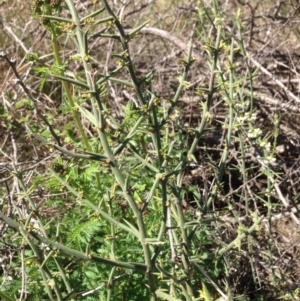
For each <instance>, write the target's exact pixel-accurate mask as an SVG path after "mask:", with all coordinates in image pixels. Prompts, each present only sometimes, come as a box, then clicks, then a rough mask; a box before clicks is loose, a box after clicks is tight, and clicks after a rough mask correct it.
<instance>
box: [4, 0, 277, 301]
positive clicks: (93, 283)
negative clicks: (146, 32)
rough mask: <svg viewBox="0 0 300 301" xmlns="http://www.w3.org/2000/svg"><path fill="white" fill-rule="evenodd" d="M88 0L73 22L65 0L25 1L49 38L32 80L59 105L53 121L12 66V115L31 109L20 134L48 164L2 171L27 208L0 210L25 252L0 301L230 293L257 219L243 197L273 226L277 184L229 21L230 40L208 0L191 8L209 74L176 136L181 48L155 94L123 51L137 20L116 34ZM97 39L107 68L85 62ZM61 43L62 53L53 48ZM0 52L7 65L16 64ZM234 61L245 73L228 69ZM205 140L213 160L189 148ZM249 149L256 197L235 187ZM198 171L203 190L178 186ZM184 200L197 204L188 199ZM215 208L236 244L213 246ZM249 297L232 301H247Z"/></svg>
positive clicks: (184, 80) (189, 59)
mask: <svg viewBox="0 0 300 301" xmlns="http://www.w3.org/2000/svg"><path fill="white" fill-rule="evenodd" d="M96 2H97V1H95V3H94V6H93V9H92V10H91V11H90V12H88V13H86V15H84V12H82V11H79V9H78V8H77V7H76V6H75V4H74V3H73V1H71V0H66V1H65V2H61V1H54V0H53V1H52V0H51V1H41V0H35V1H33V6H32V10H33V13H34V15H35V17H36V18H38V19H39V20H40V23H41V26H44V27H45V29H46V30H47V32H48V34H49V35H50V36H51V43H52V50H51V52H49V54H50V53H51V54H53V62H52V64H44V63H43V60H42V58H39V57H38V56H37V55H36V54H34V53H32V54H30V55H28V56H27V58H28V60H29V61H30V62H33V63H34V66H35V67H34V70H35V72H36V73H37V74H39V76H40V77H41V81H40V85H39V88H40V90H41V91H42V90H43V88H45V85H46V84H47V82H48V81H50V79H51V81H53V82H55V83H56V84H57V83H58V82H59V83H60V84H61V86H62V88H63V96H62V98H61V100H60V101H59V102H58V103H59V105H58V106H59V109H58V110H59V111H60V112H61V114H57V120H56V116H55V117H54V116H52V115H51V112H49V113H48V115H47V114H44V112H43V111H41V109H40V104H39V103H38V102H37V100H36V99H35V98H34V97H33V96H32V95H31V92H30V91H29V89H28V88H27V87H26V85H25V83H24V82H23V81H22V79H21V78H20V76H19V74H18V71H17V70H16V69H15V68H14V72H15V75H16V76H17V78H18V79H19V80H20V83H21V86H22V87H23V89H24V91H25V93H26V94H27V97H26V98H22V99H21V100H19V101H18V102H17V103H16V108H17V109H24V110H29V111H33V109H34V111H35V112H37V116H38V121H36V120H35V119H30V118H24V119H23V120H22V122H23V123H25V128H26V132H27V135H28V137H29V139H30V140H31V141H34V143H35V145H37V146H38V148H40V149H43V150H44V151H45V152H46V153H48V154H49V156H50V157H51V160H50V161H51V162H50V163H49V164H48V166H47V168H44V169H38V168H35V166H34V167H33V168H32V170H33V172H32V170H31V169H30V170H25V171H24V170H22V169H20V168H19V167H18V166H16V165H15V164H12V169H11V170H10V172H11V174H12V176H13V177H14V179H15V180H16V183H18V187H19V188H20V189H19V191H18V195H17V197H18V199H19V200H23V201H24V203H25V204H23V205H22V208H21V209H20V208H19V206H18V203H17V202H15V201H12V202H11V208H13V212H14V214H8V212H9V210H8V208H5V207H3V206H2V208H1V211H0V219H2V220H3V221H4V222H5V223H6V224H7V225H8V226H9V227H10V228H11V229H13V230H14V232H13V231H12V230H11V229H10V230H7V232H6V235H7V236H8V237H10V238H11V237H14V240H13V247H14V248H20V249H21V250H22V252H21V254H20V255H19V256H18V255H15V257H16V258H15V259H14V261H15V262H18V263H20V264H22V268H20V269H19V268H18V267H16V266H15V267H14V268H13V270H14V271H15V273H16V274H17V277H16V278H15V279H14V280H12V279H9V278H7V277H6V278H5V279H4V276H1V281H2V283H3V285H2V288H1V289H2V292H1V297H2V298H3V299H5V298H6V300H10V298H12V299H13V300H14V299H18V298H19V299H22V298H23V299H26V300H37V299H39V300H43V299H45V300H46V299H47V300H159V299H162V300H188V301H190V300H203V299H204V300H216V299H217V298H223V299H219V300H225V299H226V300H231V299H233V298H236V297H237V295H238V294H237V295H235V296H234V293H232V291H231V286H232V281H231V279H230V276H231V275H230V272H229V270H230V268H231V267H232V266H233V265H235V266H238V264H239V263H237V262H236V261H237V259H236V258H237V257H236V256H237V255H236V254H237V253H238V254H239V256H242V255H240V253H239V252H236V251H241V250H242V248H243V245H246V246H247V248H248V251H249V253H250V251H251V250H252V247H253V243H252V240H251V239H252V237H251V236H252V235H254V234H255V232H256V231H257V229H258V227H259V225H260V224H261V222H262V219H263V217H262V216H259V214H258V212H257V211H253V210H254V209H253V208H255V206H257V205H256V204H254V203H253V202H254V201H253V196H255V197H256V198H257V199H258V200H260V201H261V202H262V203H265V204H266V205H267V206H268V207H267V208H268V218H269V219H270V218H271V213H272V200H271V192H272V191H273V190H274V187H275V186H276V181H277V179H278V174H277V173H276V170H275V169H274V168H273V165H272V164H273V163H274V156H275V155H274V154H275V149H276V146H277V140H276V139H277V136H278V131H277V130H278V122H275V124H274V130H273V132H272V133H271V134H269V135H267V136H263V134H264V133H263V132H262V130H260V129H259V128H257V127H256V126H255V121H256V118H257V115H256V112H255V106H254V92H253V85H252V80H253V77H254V74H255V72H257V70H253V69H252V68H250V65H249V60H248V58H247V52H246V50H245V48H244V43H243V37H242V36H241V24H240V19H239V16H238V15H237V16H236V19H235V20H234V26H233V28H232V30H231V32H229V31H228V30H226V28H225V21H224V18H223V17H224V16H223V15H222V12H221V11H220V7H219V5H218V1H213V6H212V7H211V8H208V7H206V6H205V5H204V4H203V3H202V1H198V2H199V3H198V4H199V7H198V8H197V13H198V15H197V18H198V22H199V24H198V26H197V30H196V32H195V37H196V39H200V38H201V39H202V42H203V44H204V47H203V48H204V49H205V51H206V56H205V60H206V62H207V64H208V66H209V79H208V81H207V82H205V83H202V84H201V85H200V86H198V87H197V94H198V95H199V97H201V101H199V103H198V106H199V107H200V108H201V117H200V120H199V123H198V125H196V126H194V127H190V126H189V127H186V126H185V124H184V121H183V119H182V101H181V98H182V96H183V95H184V94H185V93H186V92H187V91H189V89H190V86H191V83H190V82H189V71H190V70H191V68H192V67H193V64H195V62H196V59H194V57H193V54H194V50H193V41H192V39H191V41H190V43H189V45H187V49H185V51H186V56H185V57H182V58H180V59H179V60H178V65H179V67H180V68H181V73H180V74H178V77H177V89H176V91H175V93H174V95H173V97H172V99H164V98H162V97H160V95H157V93H155V92H154V91H153V90H152V84H153V83H154V81H155V70H148V73H146V74H145V75H143V76H140V75H138V72H137V70H136V67H135V65H134V62H133V61H134V60H133V57H132V55H131V50H130V43H131V42H133V41H134V40H135V39H139V32H140V31H141V30H142V29H143V28H144V27H145V26H146V25H147V24H146V23H144V24H142V25H140V26H138V27H137V28H134V29H130V30H127V29H125V28H126V27H125V25H124V24H122V22H121V20H120V18H119V17H118V16H117V15H116V12H114V11H113V10H112V7H111V6H110V5H109V3H108V2H107V1H106V0H102V1H101V4H102V5H100V4H99V5H98V3H96ZM66 16H68V17H66ZM100 29H101V30H100ZM95 36H96V37H101V38H102V39H104V40H107V41H109V42H110V41H114V42H115V43H116V44H117V46H116V47H115V49H114V52H113V53H112V54H111V55H110V56H109V60H110V61H111V62H112V65H113V68H111V69H110V71H107V72H106V71H103V70H101V68H100V67H99V69H98V70H95V68H94V67H93V66H92V62H93V55H95V56H96V55H97V54H95V52H96V50H97V49H94V48H93V46H92V43H91V41H92V40H91V38H94V37H95ZM66 38H67V39H69V40H68V42H69V43H70V45H71V46H70V47H71V50H72V54H71V55H67V54H65V53H64V49H63V48H62V47H61V44H62V42H61V41H63V40H64V39H66ZM2 57H3V58H5V59H6V60H7V61H8V63H9V64H10V65H11V66H12V68H13V66H14V64H13V62H12V61H11V60H9V58H8V57H7V56H6V55H5V54H3V55H2ZM240 57H242V58H243V59H244V63H245V66H246V68H245V70H246V71H245V74H241V73H240V72H239V70H238V67H237V66H236V61H237V60H238V58H240ZM74 65H75V66H79V67H80V68H78V70H79V71H76V70H75V69H76V68H74ZM112 84H115V85H120V86H122V87H123V88H124V90H125V91H126V93H127V94H128V95H133V96H132V97H131V99H130V100H129V101H127V103H125V104H122V105H120V104H118V103H115V102H114V99H113V96H114V95H112V91H113V89H110V85H112ZM245 91H246V92H245ZM216 101H218V102H219V103H221V104H222V106H223V107H224V108H225V112H226V113H225V117H224V118H214V117H213V116H212V108H213V106H214V105H215V103H216ZM120 108H121V113H120V112H119V110H120ZM44 109H45V110H46V109H47V108H46V107H45V108H44ZM2 111H3V114H2ZM1 115H5V112H4V110H2V109H1ZM59 115H62V116H63V121H60V122H61V124H59V122H58V117H59ZM6 116H7V115H6ZM28 116H29V115H27V117H28ZM41 122H42V123H41ZM207 133H212V134H214V135H219V136H220V137H221V136H222V140H221V141H222V145H219V146H218V148H217V151H215V149H214V150H213V152H210V150H209V149H208V148H207V147H206V146H203V147H201V146H199V145H201V139H202V138H203V137H204V136H205V135H206V134H207ZM218 139H219V138H218ZM270 141H272V143H273V144H272V145H271V143H270ZM252 147H255V149H256V152H257V153H259V154H261V158H262V159H261V160H258V163H259V164H260V165H261V168H262V170H261V171H260V173H259V175H261V176H265V177H266V178H267V179H268V183H267V189H266V190H264V191H262V192H260V193H257V194H255V195H254V194H252V193H249V189H248V188H247V187H246V186H245V185H244V184H245V183H247V182H248V181H249V174H251V172H252V170H254V169H256V168H257V167H256V166H255V167H253V166H251V167H249V166H248V165H247V164H248V163H247V160H246V155H247V154H248V153H249V149H251V148H252ZM199 149H200V150H199ZM235 149H237V150H236V151H235ZM200 152H201V155H199V153H200ZM53 153H54V154H55V155H52V154H53ZM197 154H198V155H197ZM200 157H202V159H201V160H200ZM200 161H202V162H200ZM201 164H204V165H205V167H208V168H209V172H208V173H207V177H206V178H205V177H203V187H204V188H203V189H202V188H201V189H202V190H200V189H199V185H198V183H197V184H195V185H189V184H187V183H186V173H187V170H190V169H192V168H193V166H197V168H199V166H200V165H201ZM200 167H201V166H200ZM203 168H204V167H203ZM231 173H238V174H239V176H240V178H241V180H240V181H241V182H242V183H244V184H242V185H241V187H238V188H236V189H233V188H230V189H228V188H226V185H230V184H228V182H229V183H230V181H227V180H226V179H227V178H228V177H230V175H231ZM29 174H30V180H28V178H27V176H28V175H29ZM237 196H238V197H239V202H240V205H241V206H243V207H244V208H245V216H244V217H243V218H244V220H245V221H246V222H245V223H243V222H242V220H241V219H240V216H238V214H237V212H236V207H235V205H234V204H233V202H234V198H236V197H237ZM189 197H191V198H192V200H193V202H194V205H193V206H194V208H193V206H192V205H191V204H189V203H188V202H187V201H186V200H187V199H188V198H189ZM265 197H266V198H265ZM37 199H38V201H37ZM195 204H196V205H195ZM218 209H219V211H220V212H221V211H225V210H228V209H229V211H230V213H232V215H233V217H232V220H233V221H235V222H236V223H237V224H238V227H237V228H238V229H237V233H236V235H235V236H234V237H230V238H229V239H227V240H225V241H222V239H221V238H220V237H219V236H220V233H221V232H222V231H221V230H222V229H221V228H222V227H223V224H222V223H221V221H220V220H221V219H222V218H221V216H220V214H218V213H217V212H218ZM220 229H221V230H220ZM14 233H15V234H14ZM5 245H6V242H1V247H4V246H5ZM240 262H242V261H240ZM254 278H255V276H254ZM255 285H257V283H255ZM20 287H21V289H22V293H21V297H20V296H19V290H20ZM256 288H257V287H255V289H256ZM247 293H248V292H246V293H245V295H246V297H245V299H243V300H248V299H247V298H248V296H247ZM8 295H10V297H8Z"/></svg>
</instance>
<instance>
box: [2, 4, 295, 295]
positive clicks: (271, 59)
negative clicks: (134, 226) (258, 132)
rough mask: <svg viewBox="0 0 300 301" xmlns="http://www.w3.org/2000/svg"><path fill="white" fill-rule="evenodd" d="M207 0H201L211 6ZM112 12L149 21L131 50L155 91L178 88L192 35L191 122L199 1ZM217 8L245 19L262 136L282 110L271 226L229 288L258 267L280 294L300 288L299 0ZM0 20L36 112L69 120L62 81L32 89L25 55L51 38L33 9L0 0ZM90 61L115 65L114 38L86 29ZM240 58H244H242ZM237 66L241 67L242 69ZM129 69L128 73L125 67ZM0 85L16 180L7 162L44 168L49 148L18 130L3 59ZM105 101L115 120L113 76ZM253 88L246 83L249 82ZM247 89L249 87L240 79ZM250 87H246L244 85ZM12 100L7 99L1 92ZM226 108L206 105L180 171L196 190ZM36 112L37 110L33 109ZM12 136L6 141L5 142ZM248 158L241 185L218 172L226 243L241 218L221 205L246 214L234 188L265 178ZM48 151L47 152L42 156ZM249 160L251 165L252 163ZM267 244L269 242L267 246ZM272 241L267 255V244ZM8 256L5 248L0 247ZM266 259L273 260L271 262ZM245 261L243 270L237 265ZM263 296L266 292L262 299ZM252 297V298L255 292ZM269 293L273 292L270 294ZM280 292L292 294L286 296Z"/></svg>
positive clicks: (238, 287)
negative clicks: (62, 109) (206, 127)
mask: <svg viewBox="0 0 300 301" xmlns="http://www.w3.org/2000/svg"><path fill="white" fill-rule="evenodd" d="M74 2H76V4H77V7H78V8H79V10H82V11H88V10H91V9H92V7H93V4H92V1H74ZM210 2H211V1H206V0H203V3H204V4H205V6H207V7H209V6H210ZM111 4H112V7H113V9H114V11H115V12H117V13H118V15H119V16H120V17H121V18H122V20H123V24H126V26H125V28H126V27H128V29H130V28H133V27H136V26H137V25H139V24H141V23H143V22H145V21H149V27H145V28H144V29H143V30H142V31H141V34H140V36H139V38H138V39H135V40H134V41H133V42H131V44H130V45H131V46H130V47H131V51H132V58H133V61H134V64H135V66H136V69H137V70H138V72H140V74H141V75H144V74H146V73H147V72H148V71H149V70H152V69H156V70H157V77H156V78H155V80H154V82H153V87H152V88H153V91H155V92H157V94H159V95H161V97H162V98H166V99H167V98H171V97H172V96H173V95H174V93H175V91H176V87H177V80H176V77H177V72H178V68H179V67H178V63H177V60H178V59H179V58H182V56H183V55H184V54H185V51H186V50H187V48H186V47H187V44H188V41H189V39H190V37H193V42H194V47H193V56H194V57H195V58H196V59H197V62H196V63H195V64H194V65H193V67H192V69H191V72H190V74H189V82H190V83H191V85H190V86H189V89H188V90H187V91H186V93H185V94H184V96H183V97H182V99H181V101H182V106H183V107H182V118H183V119H184V121H185V124H186V127H187V128H188V127H192V126H195V125H197V124H198V123H199V118H200V116H201V106H200V105H199V104H200V103H201V102H202V101H203V99H202V96H201V95H197V94H196V93H195V90H196V89H197V88H198V87H200V86H201V87H206V86H207V85H208V81H209V78H210V71H209V69H208V66H207V62H206V58H207V55H206V51H205V49H204V48H203V46H204V45H203V41H202V40H201V29H199V27H198V13H197V10H196V7H197V6H199V5H200V2H199V1H166V0H160V1H151V0H149V1H144V0H141V1H134V0H128V1H126V0H124V1H118V0H116V1H111ZM220 7H221V9H222V11H223V13H224V15H225V24H226V30H227V31H228V32H231V30H232V26H234V24H233V20H234V16H235V15H236V14H237V13H238V11H240V14H241V19H242V24H243V37H244V39H245V45H246V50H247V52H248V54H249V57H250V61H251V64H252V68H254V69H255V68H257V67H258V66H259V64H261V68H258V72H256V74H255V77H254V78H253V86H254V91H255V107H256V109H257V112H258V116H259V118H258V120H257V125H258V126H259V127H260V128H261V129H262V131H263V135H265V136H268V135H269V134H270V132H272V131H273V124H274V120H275V118H276V117H275V116H280V124H279V130H280V134H279V137H278V146H277V147H276V169H277V172H278V173H279V174H280V178H281V181H280V183H278V185H277V186H276V187H274V191H273V193H272V204H273V209H274V210H273V211H272V223H271V227H272V230H271V233H272V235H271V236H269V237H267V236H266V235H265V232H268V231H266V230H265V229H264V228H267V227H268V226H269V225H267V223H266V224H265V225H264V226H263V227H262V228H261V231H259V232H258V234H257V237H255V239H254V241H255V242H254V243H253V245H252V246H251V248H244V249H243V248H241V249H240V250H239V252H238V255H237V257H236V258H237V262H234V263H232V264H229V272H228V275H229V277H231V278H232V279H233V283H234V287H233V288H232V290H233V291H235V292H237V293H239V294H242V293H243V291H245V290H246V288H249V287H252V286H253V289H254V284H253V280H252V278H253V277H252V275H253V273H255V275H256V276H255V277H256V279H257V282H258V283H259V287H260V289H261V290H262V291H264V290H265V291H266V296H267V292H268V291H270V290H272V289H273V285H274V284H272V283H271V282H272V280H271V279H273V278H272V277H274V275H275V278H276V279H280V280H278V282H277V288H280V289H281V290H282V291H283V292H287V291H289V290H293V291H295V290H297V288H298V287H300V260H299V256H300V233H299V226H300V221H299V219H298V218H300V215H299V211H298V207H299V193H300V182H299V173H300V165H299V153H300V144H299V141H300V121H299V113H300V74H299V71H300V66H299V63H300V60H299V59H300V29H299V28H300V27H299V23H300V4H299V1H296V0H294V1H292V0H286V1H281V0H278V1H266V0H265V1H261V0H260V1H257V0H250V1H247V0H239V1H235V0H228V1H225V0H224V1H220ZM0 11H1V16H0V17H1V24H0V30H1V35H0V48H1V51H2V50H3V51H5V52H6V54H7V55H8V56H9V57H11V58H13V59H15V60H16V66H17V69H18V71H19V73H20V74H21V75H22V77H23V79H24V81H25V82H26V83H27V84H28V85H29V87H30V89H31V92H32V93H33V94H35V95H38V97H39V101H40V103H39V106H40V110H41V112H44V113H46V114H49V115H50V114H51V116H52V118H53V120H55V122H56V124H58V125H59V126H61V127H64V126H67V125H68V120H65V119H64V116H61V115H60V113H59V111H58V110H57V108H58V107H59V105H60V104H61V100H62V95H61V93H62V91H61V88H60V85H59V84H58V83H57V82H55V80H53V81H52V82H51V81H50V82H47V84H46V85H45V86H44V88H43V90H42V91H41V93H39V92H38V90H39V84H40V82H39V80H40V79H39V78H38V77H37V76H36V75H33V73H32V71H31V67H32V64H31V63H29V62H28V61H27V60H26V59H25V57H26V54H27V53H29V52H31V51H34V52H36V53H38V55H39V56H40V58H41V59H42V61H43V63H44V64H51V63H52V62H51V61H49V58H50V57H51V56H50V55H49V52H48V49H50V47H49V45H50V42H51V41H50V37H49V35H48V34H47V32H46V30H45V29H43V28H42V27H41V26H40V25H39V21H38V20H35V19H32V18H31V17H30V5H29V3H28V2H27V1H19V0H16V1H12V0H8V1H6V2H5V1H1V3H0ZM60 43H61V45H62V49H63V52H64V55H65V56H66V57H67V56H69V55H71V54H72V46H71V42H70V41H68V40H61V41H60ZM89 44H90V45H91V51H92V54H93V55H92V57H93V61H92V64H93V65H94V68H95V70H96V69H97V70H101V73H105V72H109V71H110V70H113V69H114V68H115V65H116V62H115V61H114V60H113V59H110V58H111V54H112V53H113V52H116V50H117V49H116V47H118V46H117V45H116V44H115V43H114V42H113V41H111V42H108V40H107V39H101V38H99V37H97V34H96V33H95V34H94V36H90V41H89ZM239 60H243V57H242V56H240V58H239ZM239 66H240V67H239ZM243 66H244V65H243V64H242V62H240V65H239V62H237V68H240V73H241V74H243V73H244V72H245V70H243V68H244V67H243ZM72 68H74V70H75V71H76V72H80V69H78V68H79V67H78V66H76V64H75V63H73V66H72ZM124 76H126V74H124ZM0 87H1V100H0V101H1V104H2V106H3V107H4V108H5V110H7V111H8V112H9V113H10V115H11V117H10V122H12V123H14V125H16V126H15V127H11V126H8V121H7V119H4V118H2V117H0V118H1V119H0V151H1V155H0V158H1V161H0V183H1V184H0V185H3V186H4V184H5V183H6V184H5V185H13V183H12V180H11V178H10V176H9V173H8V166H9V164H10V163H11V161H15V162H17V163H18V164H20V165H22V168H24V169H25V168H30V167H31V166H36V164H37V162H41V163H40V165H39V166H38V167H39V168H40V169H42V168H45V166H47V162H48V161H51V159H52V156H53V155H49V154H48V153H47V151H46V150H44V149H36V147H35V145H34V143H33V142H32V141H31V140H30V138H28V137H27V136H26V135H25V128H24V126H23V124H22V121H21V120H22V118H23V117H25V116H26V115H27V112H26V109H24V108H22V107H21V108H18V109H17V108H16V107H15V106H14V104H15V102H16V101H17V100H19V99H20V98H21V97H22V95H23V92H22V89H21V88H20V87H19V86H18V84H17V83H16V80H15V76H14V74H13V72H12V70H10V68H9V66H8V64H7V63H6V62H5V60H0ZM109 89H110V95H111V99H110V101H111V103H112V105H113V106H114V107H116V112H117V113H116V115H118V116H117V117H118V118H122V114H123V113H122V109H121V104H124V103H126V101H127V100H128V99H130V98H131V95H128V92H127V91H125V90H123V89H122V85H117V84H111V85H110V86H109ZM249 91H250V89H249ZM245 93H247V87H245ZM249 93H250V92H249ZM8 94H9V96H10V99H13V100H15V102H11V101H9V100H8ZM224 110H226V108H224V106H223V105H222V102H221V101H220V100H219V99H218V94H216V95H215V99H214V105H213V107H212V111H211V113H212V114H213V119H212V121H211V123H210V129H213V130H210V131H209V135H207V136H205V135H204V136H203V137H202V138H201V140H200V143H199V146H198V149H197V152H196V159H197V163H198V164H199V165H200V166H201V167H200V168H198V169H187V170H186V185H198V187H199V188H198V189H199V191H200V192H201V193H202V192H203V190H204V189H205V187H210V185H211V174H212V173H213V169H212V166H211V165H208V164H207V162H206V161H205V160H204V157H203V156H202V150H203V148H204V147H205V148H206V149H209V150H210V151H211V155H212V156H213V157H215V158H219V157H220V153H221V152H220V149H221V145H222V143H223V138H224V137H223V136H224V135H223V130H222V127H221V126H220V122H219V121H224V120H225V118H226V114H225V113H224ZM31 118H38V116H31ZM12 142H13V143H12ZM247 155H248V156H249V160H248V168H249V179H250V180H249V182H248V183H243V181H242V177H241V174H240V173H239V172H238V170H235V171H234V172H232V173H229V172H227V173H226V175H225V188H224V189H225V190H227V194H226V195H227V199H229V201H228V202H225V200H220V201H219V202H215V203H214V208H215V210H216V211H218V212H219V213H220V216H221V217H222V218H221V219H222V220H223V223H220V224H218V226H217V227H218V229H217V230H218V232H219V236H220V238H221V239H222V240H223V241H225V242H226V241H228V242H229V241H231V240H232V238H233V237H235V236H236V233H237V229H238V226H239V225H240V224H241V223H245V224H247V220H243V214H242V215H241V216H239V219H235V218H234V217H233V216H232V215H231V214H230V213H228V212H227V208H228V204H230V205H231V206H232V208H233V211H236V212H243V211H244V209H245V208H244V207H243V204H242V203H240V202H238V200H239V196H240V189H241V187H244V188H245V187H246V189H248V190H249V191H251V193H253V195H256V194H259V192H260V191H263V190H265V186H266V178H265V176H264V175H263V174H262V173H261V172H260V167H259V166H257V164H256V162H255V160H254V159H253V156H255V154H254V153H249V154H247ZM49 156H50V157H49ZM229 161H230V162H232V164H236V165H238V159H237V156H236V153H235V152H234V151H232V152H231V153H230V156H229ZM250 167H251V168H250ZM0 191H1V192H0V193H1V195H0V196H1V198H4V196H5V193H6V191H5V189H2V188H0ZM186 202H187V204H186V206H187V207H188V209H189V210H194V211H195V212H196V213H195V214H197V206H196V205H195V204H194V203H193V197H192V196H191V198H188V199H187V200H186ZM249 210H250V212H252V211H254V210H258V212H259V213H260V214H261V215H265V216H266V215H267V208H266V207H264V206H262V205H261V204H258V202H256V201H255V200H253V206H252V207H251V208H249ZM270 246H271V247H270ZM270 248H271V249H272V253H273V257H272V260H271V259H270V257H269V254H268V250H269V249H270ZM3 256H5V255H3ZM271 261H272V265H271V266H270V264H269V263H270V262H271ZM241 267H242V268H241ZM299 296H300V293H299V294H298V296H297V294H295V297H294V298H295V300H299ZM267 299H268V298H266V300H267ZM253 300H254V299H253ZM268 300H272V299H268ZM287 300H290V299H288V298H287Z"/></svg>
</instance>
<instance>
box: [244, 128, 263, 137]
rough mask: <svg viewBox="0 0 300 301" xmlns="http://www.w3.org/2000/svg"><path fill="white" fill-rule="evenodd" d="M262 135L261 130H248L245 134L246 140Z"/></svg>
mask: <svg viewBox="0 0 300 301" xmlns="http://www.w3.org/2000/svg"><path fill="white" fill-rule="evenodd" d="M261 134H262V130H261V129H250V130H249V132H248V133H247V136H248V138H257V137H259V136H260V135H261Z"/></svg>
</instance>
